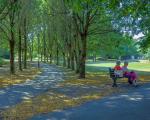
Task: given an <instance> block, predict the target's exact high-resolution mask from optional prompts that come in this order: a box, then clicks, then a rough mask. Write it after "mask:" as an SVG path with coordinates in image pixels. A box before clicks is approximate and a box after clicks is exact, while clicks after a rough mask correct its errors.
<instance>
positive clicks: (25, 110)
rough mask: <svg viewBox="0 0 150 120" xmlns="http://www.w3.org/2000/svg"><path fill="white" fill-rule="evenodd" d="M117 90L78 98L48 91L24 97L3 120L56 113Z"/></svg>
mask: <svg viewBox="0 0 150 120" xmlns="http://www.w3.org/2000/svg"><path fill="white" fill-rule="evenodd" d="M117 90H119V89H112V88H110V89H109V90H107V92H105V91H102V92H98V91H97V92H96V93H88V92H87V93H86V94H81V95H80V96H78V97H69V96H66V95H64V94H59V93H53V92H51V91H48V92H46V93H44V94H42V95H39V96H37V97H35V98H28V97H25V99H24V101H23V102H21V103H19V104H17V105H15V106H13V107H10V108H8V109H6V110H5V111H3V112H2V116H3V117H4V119H5V120H13V119H17V120H25V119H28V118H31V117H32V116H34V115H37V114H42V113H48V112H52V111H58V110H61V109H64V108H66V107H67V108H68V107H75V106H78V105H81V104H83V103H84V102H87V101H91V100H96V99H100V98H101V97H103V96H106V95H109V94H111V93H114V92H116V91H117Z"/></svg>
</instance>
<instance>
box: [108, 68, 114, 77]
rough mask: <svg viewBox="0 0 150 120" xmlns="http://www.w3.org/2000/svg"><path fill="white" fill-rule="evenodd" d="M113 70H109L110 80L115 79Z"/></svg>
mask: <svg viewBox="0 0 150 120" xmlns="http://www.w3.org/2000/svg"><path fill="white" fill-rule="evenodd" d="M114 71H115V70H114V69H113V68H109V75H110V78H114V77H115V73H114Z"/></svg>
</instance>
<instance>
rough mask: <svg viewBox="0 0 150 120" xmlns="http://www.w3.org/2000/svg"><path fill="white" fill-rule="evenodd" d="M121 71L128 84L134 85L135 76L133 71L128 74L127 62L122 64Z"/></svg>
mask: <svg viewBox="0 0 150 120" xmlns="http://www.w3.org/2000/svg"><path fill="white" fill-rule="evenodd" d="M122 71H123V77H125V78H128V83H129V84H134V85H136V79H137V74H136V73H135V72H134V71H133V70H132V71H131V72H129V70H128V62H127V61H125V62H124V66H122Z"/></svg>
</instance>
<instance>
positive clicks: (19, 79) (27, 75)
mask: <svg viewBox="0 0 150 120" xmlns="http://www.w3.org/2000/svg"><path fill="white" fill-rule="evenodd" d="M39 73H41V72H40V71H39V69H37V68H30V69H28V70H24V71H22V72H16V74H15V75H7V74H4V75H1V76H0V87H1V88H2V87H7V86H10V85H17V84H20V83H23V82H25V81H27V80H32V79H33V78H35V77H36V76H37V75H38V74H39Z"/></svg>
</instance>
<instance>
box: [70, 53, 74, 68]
mask: <svg viewBox="0 0 150 120" xmlns="http://www.w3.org/2000/svg"><path fill="white" fill-rule="evenodd" d="M71 69H72V70H74V69H75V66H74V53H73V52H71Z"/></svg>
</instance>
